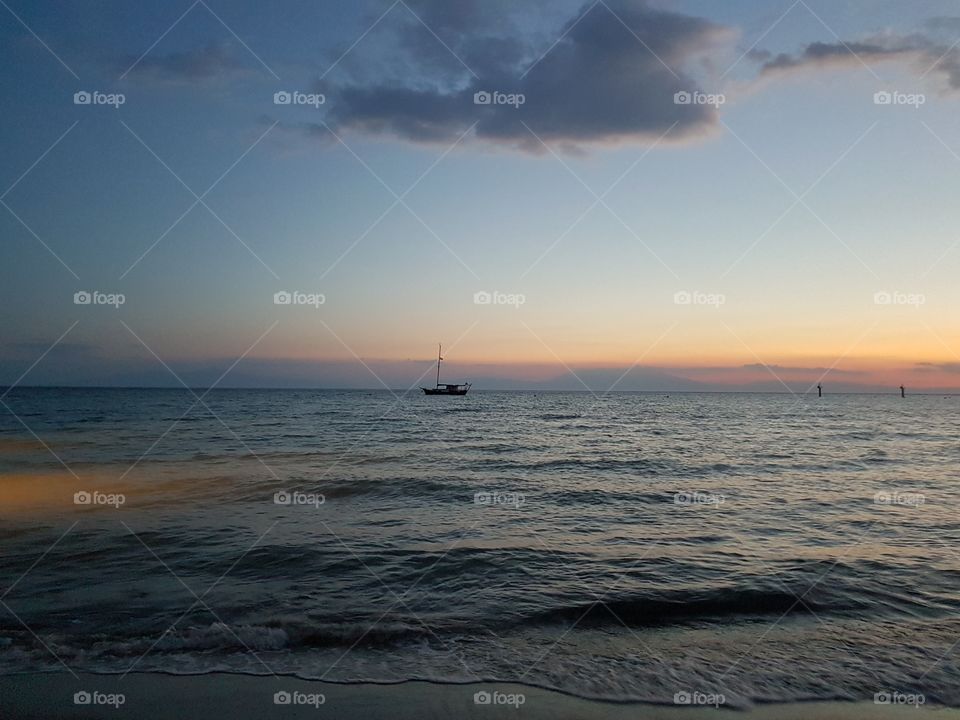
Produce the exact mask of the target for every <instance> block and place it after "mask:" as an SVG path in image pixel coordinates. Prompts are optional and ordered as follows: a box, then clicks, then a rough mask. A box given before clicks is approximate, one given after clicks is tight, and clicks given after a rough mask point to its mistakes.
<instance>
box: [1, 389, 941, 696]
mask: <svg viewBox="0 0 960 720" xmlns="http://www.w3.org/2000/svg"><path fill="white" fill-rule="evenodd" d="M5 402H6V403H7V404H8V405H9V407H10V409H11V410H12V411H13V412H15V413H16V415H17V416H18V417H19V420H18V419H17V418H15V417H14V416H13V415H12V414H10V413H7V412H6V411H5V410H4V411H2V416H0V473H2V474H0V497H2V498H3V499H4V504H3V506H2V507H0V594H3V593H6V595H5V596H4V598H3V602H4V603H5V604H6V606H7V607H4V606H2V605H0V672H17V671H22V670H25V669H50V670H62V669H63V666H64V665H66V666H67V667H69V668H71V669H73V670H77V671H79V670H97V671H109V672H126V671H128V670H131V669H133V670H137V671H140V670H163V671H169V672H205V671H213V670H233V671H238V672H249V673H258V674H265V673H277V674H281V673H295V674H297V675H300V676H303V677H308V678H323V679H326V680H334V681H349V680H376V681H399V680H404V679H411V678H427V679H433V680H440V681H451V682H460V681H469V680H476V679H486V680H503V681H521V682H526V683H531V684H536V685H542V686H547V687H553V688H558V689H561V690H563V691H565V692H569V693H574V694H578V695H583V696H587V697H599V698H609V699H634V700H651V701H665V702H670V701H672V699H673V696H674V694H675V693H677V692H683V691H688V692H692V691H694V690H697V691H700V692H705V693H707V692H720V693H723V694H724V695H725V696H726V698H727V700H728V702H731V703H733V704H742V705H745V704H749V703H751V702H756V701H764V700H795V699H812V698H821V699H826V698H870V697H872V696H873V695H874V693H877V692H881V691H884V690H898V691H901V692H911V691H916V692H923V693H925V694H926V696H927V699H928V702H930V701H934V700H937V701H940V702H944V703H948V704H952V705H960V687H958V686H957V683H956V677H957V670H958V667H957V663H956V659H955V656H954V652H953V651H954V648H953V645H954V643H956V642H957V641H958V640H960V616H958V613H960V542H958V540H960V479H958V473H957V468H958V460H960V440H958V430H960V415H958V412H957V406H958V402H960V399H958V398H955V397H949V398H946V397H939V396H913V397H908V398H906V399H901V398H899V397H897V396H895V395H890V396H863V395H859V396H855V395H834V396H826V397H824V398H821V399H817V398H815V397H802V398H795V397H791V396H789V395H772V394H770V395H767V394H756V395H750V394H669V395H668V394H653V393H651V394H645V393H611V394H609V395H605V396H593V395H591V394H590V393H483V392H472V393H471V394H470V395H468V396H467V397H464V398H444V397H429V398H428V397H422V396H413V395H410V396H407V397H405V398H399V399H398V398H396V397H395V396H393V395H392V394H391V393H388V392H361V391H354V392H334V391H323V392H319V391H247V390H244V391H240V390H214V391H213V392H211V393H210V394H209V395H206V396H205V397H203V398H202V401H201V402H197V397H195V396H194V395H192V394H191V393H189V392H187V391H163V390H60V389H16V390H14V391H12V392H11V393H10V394H9V395H8V396H7V397H6V398H5ZM21 421H22V422H21ZM26 428H29V429H30V430H32V432H33V433H35V434H36V437H34V435H32V434H31V432H29V431H28V430H27V429H26ZM38 438H39V439H38ZM94 491H96V493H97V494H95V495H93V496H92V497H93V498H94V499H93V501H92V503H91V504H75V498H74V494H75V493H77V492H87V493H94ZM277 493H280V495H279V496H277ZM120 496H122V500H123V502H122V504H120ZM83 497H84V496H80V498H79V499H80V500H82V499H83ZM291 498H292V499H293V502H291V503H290V504H278V502H277V500H278V499H279V500H280V501H284V500H287V499H291ZM321 500H323V502H322V503H321V502H320V501H321ZM102 502H108V503H109V502H113V503H114V505H110V504H98V503H102ZM58 538H59V541H58ZM54 543H56V544H55V545H54ZM51 546H53V547H52V549H49V548H51ZM48 549H49V551H48V552H46V554H44V552H45V551H47V550H48ZM957 652H960V650H958V651H957Z"/></svg>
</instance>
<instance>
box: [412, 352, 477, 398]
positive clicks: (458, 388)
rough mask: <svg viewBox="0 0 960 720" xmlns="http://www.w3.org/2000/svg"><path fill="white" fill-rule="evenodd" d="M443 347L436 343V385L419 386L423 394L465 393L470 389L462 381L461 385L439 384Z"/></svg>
mask: <svg viewBox="0 0 960 720" xmlns="http://www.w3.org/2000/svg"><path fill="white" fill-rule="evenodd" d="M442 350H443V347H442V346H440V345H437V386H436V387H432V388H425V387H421V388H420V389H421V390H423V394H424V395H466V394H467V390H469V389H470V383H463V384H462V385H448V384H443V385H441V384H440V363H441V362H443V357H442V356H441V354H440V353H441V351H442Z"/></svg>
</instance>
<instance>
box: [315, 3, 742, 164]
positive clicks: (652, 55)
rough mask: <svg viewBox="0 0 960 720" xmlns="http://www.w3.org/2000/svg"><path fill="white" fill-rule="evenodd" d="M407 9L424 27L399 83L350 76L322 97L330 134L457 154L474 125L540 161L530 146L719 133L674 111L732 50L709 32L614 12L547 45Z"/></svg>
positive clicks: (479, 13)
mask: <svg viewBox="0 0 960 720" xmlns="http://www.w3.org/2000/svg"><path fill="white" fill-rule="evenodd" d="M411 8H412V10H413V12H415V13H416V16H417V17H416V18H413V19H411V23H413V24H414V25H415V27H414V30H415V31H414V32H412V33H409V34H408V33H404V40H403V41H402V43H401V56H400V60H399V62H401V64H402V65H403V69H404V71H403V72H399V73H398V72H394V73H392V74H390V77H389V78H388V79H387V80H384V79H383V73H382V72H376V73H374V74H373V76H372V77H369V78H365V77H363V72H362V70H358V69H357V68H356V67H353V68H352V69H351V71H350V72H349V73H347V74H348V75H349V78H348V79H347V81H345V82H344V81H342V80H341V81H339V82H335V81H332V80H328V81H326V82H323V83H322V84H321V87H320V88H318V89H320V90H321V91H322V92H324V93H325V94H326V95H327V97H328V106H329V114H328V116H327V119H326V122H327V123H328V124H329V125H330V126H331V127H332V128H333V129H334V130H335V131H337V130H341V129H349V130H354V131H361V132H365V133H373V134H389V135H393V136H396V137H400V138H403V139H405V140H411V141H416V142H451V141H452V140H453V139H455V138H456V137H458V136H459V135H460V134H462V133H464V132H465V131H467V130H468V129H469V128H471V127H472V126H474V124H476V126H475V134H476V137H478V138H480V139H483V140H488V141H492V142H499V143H504V144H508V145H512V146H517V147H520V148H522V149H525V150H531V151H540V150H542V146H541V144H540V141H539V140H538V139H537V137H535V136H534V134H535V135H536V136H538V137H539V138H541V139H542V140H543V141H545V142H548V143H558V144H560V145H563V146H581V145H589V144H604V143H618V142H625V141H632V140H640V141H650V140H654V139H657V138H659V137H661V136H663V135H664V134H666V133H668V131H669V139H671V140H677V139H682V138H688V137H691V136H699V135H703V134H705V133H707V132H709V131H710V130H712V129H713V128H715V127H716V125H717V123H718V115H717V108H716V106H715V105H709V104H699V103H696V102H691V103H688V104H678V103H677V102H675V100H674V96H675V94H676V93H679V92H684V93H689V94H691V95H693V94H694V93H697V92H701V93H702V92H703V91H702V89H701V88H700V87H699V86H698V84H697V82H696V81H695V80H694V78H692V77H691V76H690V75H688V74H687V73H686V71H685V68H687V67H688V66H690V65H691V64H692V63H693V62H694V61H695V59H696V58H698V57H699V56H700V55H701V54H702V53H703V52H704V50H705V48H708V47H710V46H712V45H715V44H717V43H720V42H724V41H726V40H728V39H729V38H730V35H731V33H730V31H729V30H728V29H727V28H724V27H722V26H719V25H716V24H714V23H711V22H709V21H707V20H704V19H701V18H696V17H693V16H689V15H684V14H681V13H676V12H670V11H665V10H659V9H655V8H652V7H650V6H648V5H647V4H646V2H642V1H639V0H632V1H631V0H609V1H608V2H606V3H599V4H593V3H591V4H587V5H584V6H582V7H580V8H579V9H578V10H577V11H576V12H575V13H574V14H573V15H572V16H571V17H569V18H568V19H567V20H566V21H565V22H564V24H563V25H562V27H560V28H559V29H558V31H557V35H556V36H555V37H553V38H546V39H545V38H543V37H539V36H537V35H536V34H533V33H527V34H524V33H523V30H522V28H518V27H516V26H515V25H514V24H512V23H511V24H510V27H508V28H506V29H505V28H503V27H502V26H497V25H496V24H492V23H491V18H490V17H488V15H489V13H488V12H484V11H483V10H482V9H481V6H480V4H479V3H476V2H467V3H464V4H462V5H461V4H458V8H457V11H456V12H454V11H453V10H452V9H451V8H450V4H449V3H443V2H435V1H431V2H423V1H421V2H412V3H411ZM420 20H423V23H422V24H421V23H420ZM501 25H502V23H501ZM425 27H429V29H430V31H429V32H428V31H427V30H425V29H424V28H425ZM434 27H436V28H437V30H436V32H437V33H438V34H437V35H434V34H433V33H434V30H433V28H434ZM417 28H419V29H417ZM517 33H520V34H519V35H517ZM444 45H446V47H444ZM378 70H379V68H378ZM478 93H479V95H478ZM495 93H502V96H501V97H502V98H503V100H504V102H502V103H498V102H497V100H498V96H496V95H495ZM488 98H489V99H490V100H491V101H490V102H489V103H488V104H483V103H482V101H483V100H484V99H488ZM511 98H513V99H514V102H510V99H511ZM517 98H522V103H521V102H519V101H516V99H517ZM478 99H479V100H480V104H478V103H477V102H476V101H477V100H478Z"/></svg>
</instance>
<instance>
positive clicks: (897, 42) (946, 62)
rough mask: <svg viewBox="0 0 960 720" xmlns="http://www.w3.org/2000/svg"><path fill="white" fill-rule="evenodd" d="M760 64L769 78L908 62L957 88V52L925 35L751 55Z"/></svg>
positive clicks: (959, 58) (959, 53)
mask: <svg viewBox="0 0 960 720" xmlns="http://www.w3.org/2000/svg"><path fill="white" fill-rule="evenodd" d="M751 56H752V58H753V59H754V60H757V61H759V62H761V63H762V64H761V66H760V74H761V75H771V74H775V73H780V72H788V71H795V70H816V69H822V68H829V67H844V66H850V67H862V66H863V65H864V64H865V65H867V66H870V65H871V64H872V63H877V62H884V61H891V60H899V61H904V62H907V63H909V64H910V65H911V66H913V67H914V68H915V69H916V70H917V71H918V72H919V73H922V74H926V73H928V72H932V73H936V74H939V75H941V76H942V77H944V78H945V79H946V81H947V84H948V85H949V87H950V88H951V89H954V90H958V89H960V50H958V49H957V48H955V47H952V46H951V45H949V44H944V43H942V42H940V41H937V40H935V39H933V38H931V37H928V36H925V35H916V34H915V35H905V36H896V37H885V38H882V39H879V40H874V41H862V42H861V41H852V40H851V41H849V42H841V41H838V42H835V43H824V42H815V43H810V44H809V45H807V46H806V47H805V48H804V49H803V50H802V51H800V52H799V53H797V54H793V55H791V54H788V53H780V54H779V55H776V56H771V55H770V54H769V53H765V52H763V51H761V52H754V53H752V55H751Z"/></svg>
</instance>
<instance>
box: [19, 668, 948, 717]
mask: <svg viewBox="0 0 960 720" xmlns="http://www.w3.org/2000/svg"><path fill="white" fill-rule="evenodd" d="M77 693H86V695H79V696H77V695H76V694H77ZM278 693H279V695H278ZM475 695H477V696H478V698H479V699H480V700H481V701H483V700H490V702H489V703H488V704H479V703H477V702H476V701H475ZM494 697H495V698H496V699H495V700H494ZM84 700H87V701H89V702H88V703H84V702H83V701H84ZM276 700H279V702H277V701H276ZM77 701H79V702H77ZM919 709H920V710H923V711H926V712H935V713H936V717H937V718H942V719H943V720H955V719H956V720H960V709H957V708H946V707H943V706H933V705H930V706H926V705H924V706H921V707H920V708H919ZM917 710H918V708H917V707H915V706H914V705H877V704H874V703H873V702H870V701H810V702H793V703H763V704H758V705H755V706H753V707H750V708H746V709H734V708H727V707H722V706H721V707H719V708H715V707H713V706H711V705H706V706H691V705H663V704H651V703H640V702H624V701H605V700H588V699H584V698H581V697H578V696H574V695H569V694H566V693H563V692H560V691H556V690H547V689H543V688H539V687H534V686H529V685H520V684H515V683H461V684H453V683H439V682H431V681H426V680H409V681H404V682H397V683H365V682H358V683H336V682H324V681H318V680H302V679H298V678H295V677H292V676H271V675H244V674H238V673H220V672H218V673H207V674H193V675H178V674H173V673H161V672H143V673H130V674H129V675H127V676H122V675H118V674H112V675H109V674H108V675H100V674H92V673H78V674H77V676H76V677H74V676H73V675H70V674H68V673H66V672H47V673H36V672H30V673H20V674H15V675H4V676H0V715H2V717H3V718H4V720H8V719H9V720H41V719H42V720H47V719H48V718H50V719H52V718H58V719H59V718H64V719H66V720H73V719H76V720H91V719H96V718H117V717H120V716H122V715H123V714H128V715H132V716H134V717H136V718H138V720H141V719H142V720H174V719H177V720H179V719H180V718H187V717H202V718H205V719H208V720H220V719H221V718H222V719H223V720H228V719H229V720H236V719H237V718H246V717H250V718H269V717H276V718H308V717H310V718H319V717H331V716H333V717H337V718H343V719H344V720H350V719H351V718H357V719H358V720H359V719H361V718H362V720H375V719H376V718H391V719H393V718H397V719H400V720H403V719H406V718H409V720H431V719H433V718H436V719H437V720H443V719H446V718H458V719H459V718H464V719H466V720H469V719H470V718H491V717H497V718H500V717H516V718H532V719H536V720H540V719H543V720H600V719H601V718H603V719H605V720H606V719H609V720H626V719H627V718H631V719H636V718H650V719H651V720H685V719H686V720H704V719H705V718H731V719H732V718H746V719H748V720H774V719H776V720H781V719H782V720H810V719H814V720H831V719H834V718H835V719H836V720H866V719H867V718H890V719H891V720H896V719H899V718H914V717H916V713H917Z"/></svg>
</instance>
